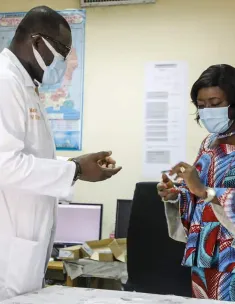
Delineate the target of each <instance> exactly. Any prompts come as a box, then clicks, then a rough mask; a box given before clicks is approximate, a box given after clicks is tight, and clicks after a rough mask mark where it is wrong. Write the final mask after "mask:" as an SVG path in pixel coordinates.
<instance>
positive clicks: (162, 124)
mask: <svg viewBox="0 0 235 304" xmlns="http://www.w3.org/2000/svg"><path fill="white" fill-rule="evenodd" d="M187 80H188V69H187V64H186V63H185V62H149V63H147V64H146V69H145V97H144V105H145V117H144V155H143V156H144V162H143V175H144V177H145V178H149V179H159V178H160V177H161V171H164V170H169V169H170V168H171V167H172V166H174V165H175V164H176V163H178V162H179V161H185V159H186V128H187V108H188V107H187V104H188V92H187Z"/></svg>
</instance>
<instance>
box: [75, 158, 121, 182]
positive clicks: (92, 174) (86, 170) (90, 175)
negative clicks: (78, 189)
mask: <svg viewBox="0 0 235 304" xmlns="http://www.w3.org/2000/svg"><path fill="white" fill-rule="evenodd" d="M111 154H112V152H99V153H91V154H86V155H82V156H79V157H77V158H75V161H77V162H79V164H80V167H81V172H82V173H81V176H80V178H79V179H80V180H83V181H88V182H99V181H103V180H106V179H108V178H110V177H112V176H113V175H115V174H117V173H118V172H119V171H120V170H121V169H122V167H117V168H116V166H115V165H116V162H115V160H113V159H112V158H111V157H110V156H111Z"/></svg>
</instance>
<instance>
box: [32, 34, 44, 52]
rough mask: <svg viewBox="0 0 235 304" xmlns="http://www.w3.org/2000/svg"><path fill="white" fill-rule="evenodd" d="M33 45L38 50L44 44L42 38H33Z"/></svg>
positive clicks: (37, 36) (36, 36)
mask: <svg viewBox="0 0 235 304" xmlns="http://www.w3.org/2000/svg"><path fill="white" fill-rule="evenodd" d="M31 39H32V44H33V46H34V47H35V49H36V50H38V48H39V45H40V43H41V42H42V38H41V37H40V36H39V35H35V36H32V38H31Z"/></svg>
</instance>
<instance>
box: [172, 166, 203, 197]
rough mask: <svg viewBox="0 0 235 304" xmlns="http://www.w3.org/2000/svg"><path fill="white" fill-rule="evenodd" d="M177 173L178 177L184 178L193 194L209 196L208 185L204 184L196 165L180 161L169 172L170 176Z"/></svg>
mask: <svg viewBox="0 0 235 304" xmlns="http://www.w3.org/2000/svg"><path fill="white" fill-rule="evenodd" d="M175 174H176V175H177V178H182V179H183V180H184V182H185V183H186V185H187V187H188V188H189V191H190V192H191V193H192V194H194V195H196V196H197V197H200V198H203V199H205V198H206V197H207V193H206V187H205V186H204V185H203V184H202V182H201V180H200V178H199V175H198V172H197V170H196V168H195V167H194V166H190V165H189V164H186V163H184V162H180V163H179V164H177V165H176V166H175V167H173V168H172V169H171V171H170V173H169V175H170V176H172V175H175Z"/></svg>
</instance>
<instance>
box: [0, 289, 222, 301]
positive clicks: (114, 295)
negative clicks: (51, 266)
mask: <svg viewBox="0 0 235 304" xmlns="http://www.w3.org/2000/svg"><path fill="white" fill-rule="evenodd" d="M1 303H3V304H15V303H17V304H29V303H30V304H45V303H50V304H65V303H69V304H84V303H89V304H100V303H102V304H126V303H129V304H153V303H154V304H179V303H180V304H215V303H217V304H222V303H223V304H226V303H228V302H222V301H218V302H215V301H214V300H204V301H203V300H198V299H187V298H182V297H176V296H168V295H151V294H141V293H137V292H124V291H109V290H95V289H93V290H92V289H83V288H68V287H63V286H53V287H48V288H45V289H43V290H40V291H39V292H34V293H32V294H28V295H23V296H19V297H16V298H13V299H10V300H6V301H3V302H1Z"/></svg>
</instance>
